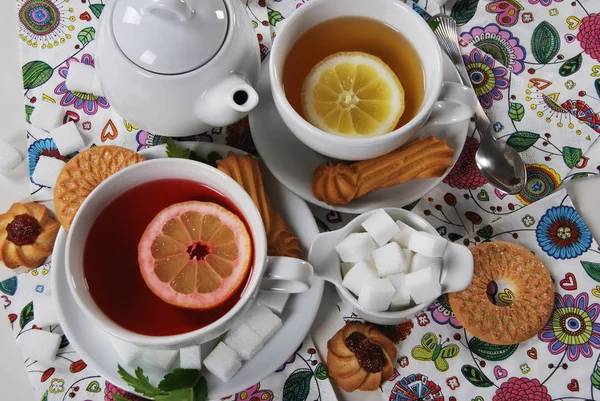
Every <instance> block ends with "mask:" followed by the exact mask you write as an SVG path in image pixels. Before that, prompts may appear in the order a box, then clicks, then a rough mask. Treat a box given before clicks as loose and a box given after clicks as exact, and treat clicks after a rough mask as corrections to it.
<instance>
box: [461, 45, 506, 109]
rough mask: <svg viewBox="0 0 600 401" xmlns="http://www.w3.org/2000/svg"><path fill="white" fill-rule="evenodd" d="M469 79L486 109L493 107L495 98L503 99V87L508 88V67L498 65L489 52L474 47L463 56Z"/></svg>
mask: <svg viewBox="0 0 600 401" xmlns="http://www.w3.org/2000/svg"><path fill="white" fill-rule="evenodd" d="M463 60H464V62H465V65H466V67H467V73H468V74H469V79H471V82H472V83H473V88H474V89H475V94H476V95H477V97H478V98H479V101H480V102H481V105H482V106H483V108H485V109H489V108H490V107H492V104H493V103H494V100H500V99H502V92H501V91H500V90H501V89H506V88H508V85H509V82H508V78H507V77H506V74H508V71H506V68H504V67H502V66H500V65H498V66H496V61H494V59H493V58H492V57H490V56H489V55H487V54H482V53H481V51H480V50H479V49H473V50H472V51H471V54H469V55H468V56H463Z"/></svg>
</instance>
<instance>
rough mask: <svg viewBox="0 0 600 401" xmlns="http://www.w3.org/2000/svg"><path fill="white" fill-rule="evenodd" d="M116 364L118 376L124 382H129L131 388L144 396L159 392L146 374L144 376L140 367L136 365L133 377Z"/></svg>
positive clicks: (155, 394) (154, 394) (151, 395)
mask: <svg viewBox="0 0 600 401" xmlns="http://www.w3.org/2000/svg"><path fill="white" fill-rule="evenodd" d="M117 366H118V372H119V376H121V378H122V379H123V380H124V381H125V383H127V384H129V385H130V386H131V387H133V389H134V390H135V391H136V392H138V393H140V394H143V395H145V396H146V397H154V396H157V395H159V394H160V393H161V392H160V390H159V389H157V388H156V387H154V386H153V385H152V384H151V383H150V381H149V380H148V377H147V376H144V371H143V370H142V368H140V367H138V368H137V369H136V370H135V377H133V376H132V375H131V374H130V373H129V372H127V371H126V370H125V369H123V367H122V366H121V365H117Z"/></svg>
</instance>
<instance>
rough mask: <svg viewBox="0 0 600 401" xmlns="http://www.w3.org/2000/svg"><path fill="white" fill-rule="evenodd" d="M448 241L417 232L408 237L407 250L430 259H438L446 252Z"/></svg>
mask: <svg viewBox="0 0 600 401" xmlns="http://www.w3.org/2000/svg"><path fill="white" fill-rule="evenodd" d="M447 244H448V241H446V240H445V239H443V238H442V237H439V236H437V235H433V234H429V233H426V232H422V231H418V232H416V233H414V234H413V235H411V236H410V241H409V242H408V249H410V250H411V251H413V252H416V253H420V254H422V255H425V256H430V257H432V258H440V257H442V255H443V254H444V251H445V250H446V245H447Z"/></svg>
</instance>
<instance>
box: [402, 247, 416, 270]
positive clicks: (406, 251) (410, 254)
mask: <svg viewBox="0 0 600 401" xmlns="http://www.w3.org/2000/svg"><path fill="white" fill-rule="evenodd" d="M402 252H403V253H404V259H405V260H406V264H407V265H408V266H410V265H411V263H412V258H413V256H415V253H414V252H413V251H411V250H410V249H404V248H402Z"/></svg>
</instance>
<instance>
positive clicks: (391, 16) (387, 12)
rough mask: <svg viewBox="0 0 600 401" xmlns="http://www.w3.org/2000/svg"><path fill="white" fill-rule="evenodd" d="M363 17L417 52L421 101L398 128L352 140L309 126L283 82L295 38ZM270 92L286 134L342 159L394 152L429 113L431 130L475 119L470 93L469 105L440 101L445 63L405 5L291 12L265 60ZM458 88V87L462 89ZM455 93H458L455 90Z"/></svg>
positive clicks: (333, 5) (323, 3)
mask: <svg viewBox="0 0 600 401" xmlns="http://www.w3.org/2000/svg"><path fill="white" fill-rule="evenodd" d="M347 16H361V17H367V18H372V19H376V20H378V21H380V22H382V23H384V24H386V25H389V26H390V27H392V28H394V29H395V30H397V31H398V32H400V33H401V34H402V35H403V36H404V37H405V38H407V39H408V41H410V42H411V43H412V45H413V47H414V48H415V50H416V51H417V54H418V55H419V58H420V59H421V65H422V67H423V73H424V74H423V75H424V85H425V97H424V99H423V103H422V104H421V107H420V109H419V111H418V112H417V115H416V116H415V117H414V118H413V119H412V120H410V121H409V122H408V123H406V124H404V125H403V126H402V127H400V128H398V129H396V130H394V131H392V132H390V133H387V134H383V135H380V136H374V137H368V138H352V137H344V136H339V135H332V134H329V133H327V132H325V131H322V130H320V129H318V128H316V127H315V126H313V125H311V124H310V123H308V122H307V121H306V120H305V119H304V118H302V116H300V114H298V113H297V112H296V111H295V110H294V108H292V106H291V105H290V104H289V102H288V101H287V99H286V97H285V92H284V88H283V83H282V76H283V69H284V64H285V60H286V58H287V55H288V53H289V51H290V49H291V47H292V46H293V45H294V43H295V41H296V39H297V38H298V37H299V36H300V35H302V33H303V32H305V31H306V30H307V29H309V28H311V27H313V26H315V25H317V24H319V23H321V22H323V21H326V20H329V19H332V18H338V17H347ZM269 69H270V70H269V73H270V80H271V93H272V95H273V99H274V103H275V107H276V108H277V110H278V111H279V114H280V115H281V116H282V119H283V122H284V123H285V125H286V126H287V127H288V129H289V130H290V131H291V132H292V133H293V134H294V135H296V137H297V138H298V139H299V140H300V141H301V142H303V143H304V144H305V145H306V146H308V147H310V148H312V149H313V150H315V151H317V152H319V153H321V154H323V155H325V156H328V157H331V158H335V159H340V160H365V159H371V158H373V157H377V156H381V155H383V154H386V153H389V152H391V151H392V150H394V149H397V148H398V147H400V146H401V145H403V144H404V143H406V142H408V141H409V140H410V139H412V138H414V136H415V134H416V132H417V130H418V129H419V128H420V127H422V126H423V124H425V122H426V121H427V119H428V118H429V116H430V114H432V112H436V116H435V118H434V119H433V121H430V122H429V125H430V126H431V127H433V126H436V129H437V128H438V127H437V126H439V125H442V124H449V123H452V122H457V121H468V119H469V118H470V117H471V116H472V115H473V107H471V104H472V101H474V95H473V92H472V91H471V90H470V89H466V88H465V89H466V90H468V91H469V102H468V103H462V102H460V100H459V98H460V97H459V96H451V97H450V99H451V100H452V101H440V100H441V99H439V96H440V91H441V88H442V82H443V81H442V74H441V73H440V72H441V71H442V69H443V58H442V51H441V49H440V47H439V45H438V43H437V40H436V38H435V36H434V34H433V32H432V30H431V28H430V27H429V25H427V23H426V22H425V21H424V20H423V18H421V16H420V15H418V14H417V13H415V12H414V10H413V9H412V8H411V7H409V6H407V5H406V4H404V3H402V2H399V1H396V0H369V1H364V0H313V1H311V2H310V3H308V4H305V5H304V6H303V7H301V8H300V9H298V10H297V11H296V12H294V13H293V14H292V15H291V16H290V17H289V18H288V19H287V20H286V22H285V25H284V26H283V27H282V28H281V29H280V30H279V32H278V33H277V40H275V41H274V42H273V49H272V50H271V54H270V60H269ZM461 86H462V85H461ZM457 90H458V89H457Z"/></svg>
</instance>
